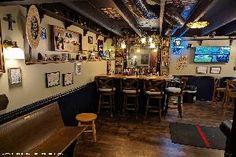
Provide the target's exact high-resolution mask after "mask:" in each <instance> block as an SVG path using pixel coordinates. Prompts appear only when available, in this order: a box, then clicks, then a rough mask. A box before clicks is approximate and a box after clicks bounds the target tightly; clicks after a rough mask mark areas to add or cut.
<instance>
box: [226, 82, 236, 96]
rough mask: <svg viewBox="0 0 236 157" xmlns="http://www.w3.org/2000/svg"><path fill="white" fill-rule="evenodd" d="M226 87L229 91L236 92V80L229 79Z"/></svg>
mask: <svg viewBox="0 0 236 157" xmlns="http://www.w3.org/2000/svg"><path fill="white" fill-rule="evenodd" d="M226 89H227V91H230V92H235V93H236V80H227V85H226Z"/></svg>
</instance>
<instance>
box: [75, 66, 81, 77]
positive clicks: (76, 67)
mask: <svg viewBox="0 0 236 157" xmlns="http://www.w3.org/2000/svg"><path fill="white" fill-rule="evenodd" d="M75 75H81V63H75Z"/></svg>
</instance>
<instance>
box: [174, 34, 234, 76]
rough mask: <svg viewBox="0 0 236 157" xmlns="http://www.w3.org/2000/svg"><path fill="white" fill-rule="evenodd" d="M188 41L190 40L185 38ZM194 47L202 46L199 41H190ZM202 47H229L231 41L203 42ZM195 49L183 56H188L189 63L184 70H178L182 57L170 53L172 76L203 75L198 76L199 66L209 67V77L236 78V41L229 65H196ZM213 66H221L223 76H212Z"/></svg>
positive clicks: (184, 53)
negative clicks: (211, 69)
mask: <svg viewBox="0 0 236 157" xmlns="http://www.w3.org/2000/svg"><path fill="white" fill-rule="evenodd" d="M185 39H186V40H188V39H189V38H185ZM189 43H190V44H192V46H193V47H197V46H200V45H199V42H198V41H189ZM202 46H229V40H203V42H202ZM194 51H195V50H194V48H189V49H186V50H185V51H184V52H183V53H182V54H181V55H184V56H185V55H187V56H188V61H187V65H186V66H185V67H184V68H183V70H176V62H177V60H178V59H179V57H180V56H181V55H173V54H171V53H170V74H171V75H203V74H196V67H197V66H207V67H208V73H207V74H205V75H207V76H216V77H226V76H234V77H236V71H234V66H235V65H236V40H235V41H233V43H232V46H231V51H230V59H229V62H228V63H216V64H211V63H205V64H204V63H194V62H193V57H194ZM211 66H221V74H210V72H209V71H210V67H211Z"/></svg>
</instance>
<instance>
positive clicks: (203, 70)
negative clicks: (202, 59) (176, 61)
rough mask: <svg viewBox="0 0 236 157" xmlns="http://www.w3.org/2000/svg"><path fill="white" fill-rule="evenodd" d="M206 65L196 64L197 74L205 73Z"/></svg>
mask: <svg viewBox="0 0 236 157" xmlns="http://www.w3.org/2000/svg"><path fill="white" fill-rule="evenodd" d="M207 70H208V67H207V66H197V67H196V73H197V74H207Z"/></svg>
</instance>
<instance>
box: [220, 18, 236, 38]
mask: <svg viewBox="0 0 236 157" xmlns="http://www.w3.org/2000/svg"><path fill="white" fill-rule="evenodd" d="M235 26H236V20H234V21H233V22H230V23H228V24H226V25H224V26H223V27H220V28H219V29H217V30H216V34H217V35H231V34H232V33H235V32H236V27H235Z"/></svg>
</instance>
